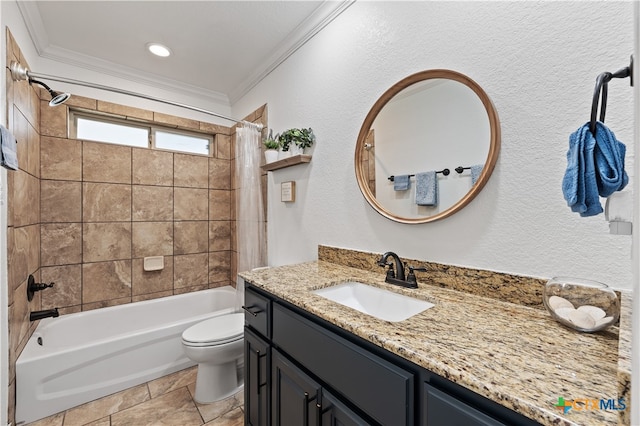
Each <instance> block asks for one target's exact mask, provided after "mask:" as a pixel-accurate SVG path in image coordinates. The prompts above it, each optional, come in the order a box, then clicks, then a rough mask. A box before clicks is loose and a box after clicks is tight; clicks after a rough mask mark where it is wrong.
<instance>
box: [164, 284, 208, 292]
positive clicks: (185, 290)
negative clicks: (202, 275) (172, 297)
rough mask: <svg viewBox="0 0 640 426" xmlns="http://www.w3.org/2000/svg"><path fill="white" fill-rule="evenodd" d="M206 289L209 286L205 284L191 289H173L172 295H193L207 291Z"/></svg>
mask: <svg viewBox="0 0 640 426" xmlns="http://www.w3.org/2000/svg"><path fill="white" fill-rule="evenodd" d="M208 288H209V286H208V285H207V284H202V285H195V286H191V287H180V288H175V289H174V290H173V293H174V294H185V293H193V292H194V291H202V290H207V289H208Z"/></svg>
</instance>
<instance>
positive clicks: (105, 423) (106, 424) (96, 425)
mask: <svg viewBox="0 0 640 426" xmlns="http://www.w3.org/2000/svg"><path fill="white" fill-rule="evenodd" d="M85 426H111V417H105V418H103V419H100V420H96V421H95V422H91V423H87V424H86V425H85Z"/></svg>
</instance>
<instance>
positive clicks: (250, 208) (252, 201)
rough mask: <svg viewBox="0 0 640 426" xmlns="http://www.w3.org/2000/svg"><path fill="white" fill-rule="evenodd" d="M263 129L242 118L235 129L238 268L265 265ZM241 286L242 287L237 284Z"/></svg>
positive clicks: (248, 268) (245, 268)
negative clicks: (262, 167) (262, 178)
mask: <svg viewBox="0 0 640 426" xmlns="http://www.w3.org/2000/svg"><path fill="white" fill-rule="evenodd" d="M260 147H261V145H260V131H259V129H258V126H257V125H255V124H253V123H248V122H243V123H242V126H241V127H238V129H237V130H236V191H237V192H236V224H237V229H236V232H237V236H238V241H237V247H238V272H243V271H248V270H251V269H253V268H257V267H260V266H265V265H266V257H267V256H266V252H267V245H266V238H265V221H264V207H263V201H262V188H261V186H262V185H261V179H260V160H261V158H262V151H261V149H260ZM238 290H241V288H238Z"/></svg>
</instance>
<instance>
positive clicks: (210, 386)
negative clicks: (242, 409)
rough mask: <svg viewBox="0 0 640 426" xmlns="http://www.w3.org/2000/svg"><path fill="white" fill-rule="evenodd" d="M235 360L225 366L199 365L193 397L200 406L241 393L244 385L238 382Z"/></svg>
mask: <svg viewBox="0 0 640 426" xmlns="http://www.w3.org/2000/svg"><path fill="white" fill-rule="evenodd" d="M237 370H238V366H237V363H236V361H235V360H233V361H231V362H228V363H225V364H207V363H200V364H198V374H197V376H196V393H195V395H194V397H193V399H195V401H196V402H198V403H200V404H210V403H212V402H216V401H220V400H223V399H225V398H228V397H230V396H233V395H234V394H236V393H237V392H239V391H240V390H241V389H242V388H243V386H244V383H242V382H241V381H239V380H238V371H237Z"/></svg>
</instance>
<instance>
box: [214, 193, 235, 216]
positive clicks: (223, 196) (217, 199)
mask: <svg viewBox="0 0 640 426" xmlns="http://www.w3.org/2000/svg"><path fill="white" fill-rule="evenodd" d="M209 219H211V220H231V191H224V190H217V189H213V190H211V191H209Z"/></svg>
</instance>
